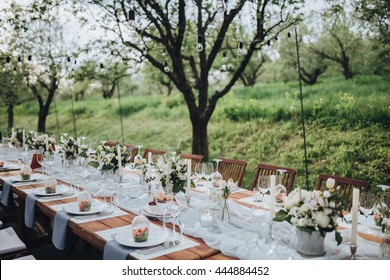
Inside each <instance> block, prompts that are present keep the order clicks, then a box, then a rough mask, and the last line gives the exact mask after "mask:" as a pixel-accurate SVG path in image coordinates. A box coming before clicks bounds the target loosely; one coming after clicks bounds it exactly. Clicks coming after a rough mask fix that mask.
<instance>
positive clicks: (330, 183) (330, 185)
mask: <svg viewBox="0 0 390 280" xmlns="http://www.w3.org/2000/svg"><path fill="white" fill-rule="evenodd" d="M335 184H336V180H335V179H333V178H328V180H326V187H327V188H328V189H329V190H331V189H333V188H334V185H335Z"/></svg>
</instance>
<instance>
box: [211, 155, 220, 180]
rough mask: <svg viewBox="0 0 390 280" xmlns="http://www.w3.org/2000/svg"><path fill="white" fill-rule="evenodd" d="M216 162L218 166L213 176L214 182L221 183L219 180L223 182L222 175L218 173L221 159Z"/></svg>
mask: <svg viewBox="0 0 390 280" xmlns="http://www.w3.org/2000/svg"><path fill="white" fill-rule="evenodd" d="M214 161H215V162H216V163H217V164H216V169H215V172H214V173H213V176H212V179H211V180H212V181H219V180H222V174H221V173H219V171H218V166H219V162H220V161H222V160H221V159H214Z"/></svg>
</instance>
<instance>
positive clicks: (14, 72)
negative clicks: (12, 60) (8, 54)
mask: <svg viewBox="0 0 390 280" xmlns="http://www.w3.org/2000/svg"><path fill="white" fill-rule="evenodd" d="M13 74H14V75H16V67H14V71H13Z"/></svg>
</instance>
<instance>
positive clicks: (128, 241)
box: [115, 228, 169, 248]
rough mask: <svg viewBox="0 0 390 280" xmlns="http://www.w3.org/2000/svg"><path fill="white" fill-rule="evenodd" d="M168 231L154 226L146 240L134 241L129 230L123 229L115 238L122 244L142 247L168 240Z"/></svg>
mask: <svg viewBox="0 0 390 280" xmlns="http://www.w3.org/2000/svg"><path fill="white" fill-rule="evenodd" d="M168 237H169V236H168V231H167V230H165V229H163V228H154V229H151V230H150V231H149V237H148V240H147V241H145V242H135V241H134V238H133V234H132V232H131V230H125V231H122V232H120V233H118V235H116V236H115V240H116V241H117V242H118V243H119V244H121V245H124V246H128V247H135V248H143V247H150V246H155V245H159V244H162V243H164V242H165V241H167V240H168Z"/></svg>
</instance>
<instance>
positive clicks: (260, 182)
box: [257, 176, 270, 203]
mask: <svg viewBox="0 0 390 280" xmlns="http://www.w3.org/2000/svg"><path fill="white" fill-rule="evenodd" d="M269 179H270V178H269V176H259V178H258V179H257V188H258V190H259V192H260V193H261V194H262V195H263V202H264V203H265V199H264V197H265V194H266V193H267V192H268V191H269Z"/></svg>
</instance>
